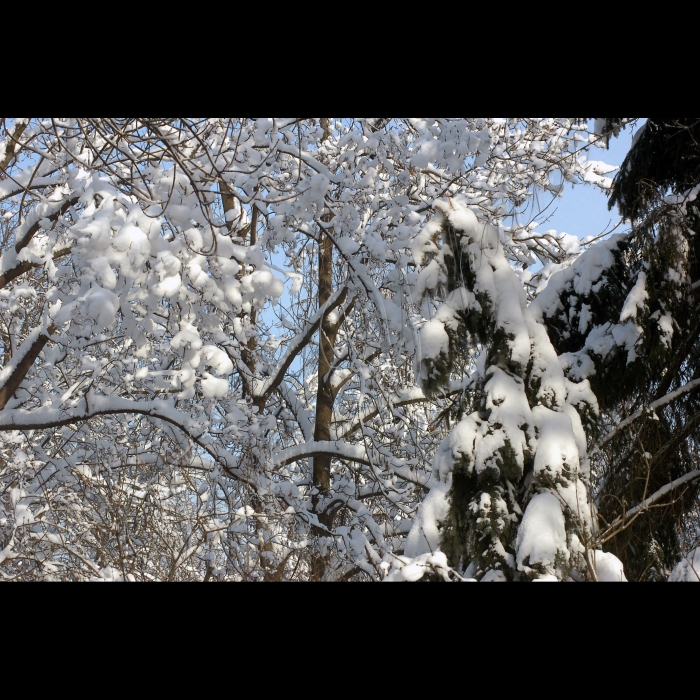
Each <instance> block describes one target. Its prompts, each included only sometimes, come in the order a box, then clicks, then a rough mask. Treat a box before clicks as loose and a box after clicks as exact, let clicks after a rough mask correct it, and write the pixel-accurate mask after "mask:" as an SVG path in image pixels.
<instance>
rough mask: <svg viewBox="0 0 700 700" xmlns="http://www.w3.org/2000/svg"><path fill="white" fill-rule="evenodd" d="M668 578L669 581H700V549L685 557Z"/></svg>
mask: <svg viewBox="0 0 700 700" xmlns="http://www.w3.org/2000/svg"><path fill="white" fill-rule="evenodd" d="M668 580H669V583H700V549H696V550H694V551H693V552H691V553H690V554H689V555H688V556H687V557H686V558H685V559H683V561H681V562H680V564H678V566H676V568H675V569H674V570H673V572H672V573H671V576H670V577H669V579H668Z"/></svg>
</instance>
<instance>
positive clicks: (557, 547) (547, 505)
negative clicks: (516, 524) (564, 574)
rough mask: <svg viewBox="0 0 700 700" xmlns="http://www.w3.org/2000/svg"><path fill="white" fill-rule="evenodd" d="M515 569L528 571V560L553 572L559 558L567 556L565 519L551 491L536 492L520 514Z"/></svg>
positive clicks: (554, 573)
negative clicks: (522, 514)
mask: <svg viewBox="0 0 700 700" xmlns="http://www.w3.org/2000/svg"><path fill="white" fill-rule="evenodd" d="M517 552H518V555H517V562H518V569H519V570H520V571H522V572H524V573H530V572H531V571H532V569H531V568H530V564H532V565H535V564H539V565H541V566H543V567H544V568H545V569H546V571H547V573H548V574H550V575H556V573H557V568H558V560H559V559H560V558H561V557H562V556H564V557H565V558H568V549H567V546H566V522H565V519H564V513H562V508H561V504H560V503H559V500H558V499H557V497H556V496H554V494H552V493H540V494H537V495H536V496H535V497H534V498H533V499H532V500H531V501H530V504H529V505H528V507H527V510H526V511H525V515H524V516H523V521H522V523H521V524H520V529H519V530H518V540H517Z"/></svg>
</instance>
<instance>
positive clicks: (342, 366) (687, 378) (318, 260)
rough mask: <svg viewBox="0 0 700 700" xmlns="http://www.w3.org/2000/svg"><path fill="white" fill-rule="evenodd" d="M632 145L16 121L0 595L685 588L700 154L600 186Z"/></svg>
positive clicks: (0, 450)
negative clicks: (564, 201)
mask: <svg viewBox="0 0 700 700" xmlns="http://www.w3.org/2000/svg"><path fill="white" fill-rule="evenodd" d="M633 121H635V120H631V119H609V120H608V119H606V120H598V121H597V122H596V124H597V125H598V126H599V129H598V130H597V131H596V130H589V121H588V120H585V119H574V118H566V119H565V118H537V119H529V118H509V119H500V118H499V119H496V118H491V119H486V118H482V119H476V118H444V119H397V118H382V119H331V118H319V119H301V118H289V119H282V118H280V119H252V118H184V117H181V118H114V119H109V118H100V119H90V118H23V119H21V118H15V119H9V118H8V119H4V120H3V122H2V131H0V172H1V173H2V180H1V181H0V208H1V209H2V222H1V223H0V227H1V228H0V245H1V246H2V247H1V252H2V258H0V309H2V314H1V317H0V431H1V432H0V576H1V577H2V578H3V579H6V580H33V579H39V580H44V579H48V580H55V579H65V580H83V579H99V580H105V579H107V580H274V581H286V580H332V581H342V580H387V579H388V580H416V579H419V578H422V577H426V576H427V577H429V578H438V579H448V580H461V579H463V578H476V579H478V580H485V581H488V580H534V579H554V580H598V579H603V580H605V579H607V578H611V577H612V578H615V577H617V578H618V579H619V578H620V577H621V576H622V564H623V563H624V566H625V569H626V571H627V574H628V577H630V578H634V579H644V578H650V577H651V578H654V577H655V578H660V577H667V576H668V574H669V573H671V571H672V570H673V569H674V568H675V571H674V577H676V578H687V579H689V580H690V579H691V578H692V576H693V575H694V574H693V566H695V563H694V561H693V556H692V552H693V551H694V550H695V548H696V547H697V544H698V543H697V542H695V541H694V539H693V537H694V536H695V535H694V534H693V533H695V532H696V523H697V514H696V512H695V511H694V508H696V504H697V492H696V490H694V489H695V485H696V483H697V481H696V480H697V476H700V475H698V474H694V471H695V464H696V460H695V444H696V443H695V429H696V426H697V410H696V409H695V407H694V404H693V400H694V393H693V389H694V388H695V384H694V382H696V379H697V377H696V373H695V366H696V365H697V362H696V361H695V352H696V346H697V342H696V331H697V328H696V327H695V325H694V321H695V319H694V316H695V315H694V314H693V313H692V309H691V305H692V304H693V295H694V294H695V283H696V281H697V280H700V270H696V269H695V265H696V261H695V254H694V237H693V230H694V229H693V227H694V226H695V224H694V220H695V219H694V217H695V216H696V214H695V213H694V211H695V210H694V209H693V204H692V203H693V202H694V199H695V195H696V192H694V190H693V188H694V187H696V186H697V184H698V183H697V180H695V179H694V178H695V176H696V174H697V173H696V171H695V170H694V167H695V166H694V162H686V156H685V155H684V154H685V153H686V152H687V153H689V154H694V151H693V150H692V148H691V145H692V144H693V143H695V142H694V140H693V139H694V137H695V131H694V130H695V129H696V126H695V124H694V123H693V120H661V121H659V122H658V129H659V130H660V131H661V132H663V129H667V130H670V131H667V132H666V136H665V137H664V136H663V135H661V136H659V135H658V133H657V131H656V130H655V129H656V126H655V125H657V122H655V121H654V120H650V121H649V124H648V125H647V126H646V127H645V129H644V130H642V131H641V132H640V135H639V138H638V139H637V141H636V143H635V147H634V148H633V150H632V152H631V153H630V157H629V164H627V165H630V167H626V168H623V170H622V171H621V174H620V175H619V176H618V178H617V179H616V181H615V183H614V185H613V183H612V181H611V180H609V179H608V177H607V175H609V173H610V171H611V169H610V168H609V167H607V166H605V165H604V164H602V163H598V162H596V161H591V160H589V159H588V157H587V151H588V149H589V147H590V145H591V144H595V143H602V142H605V141H606V140H607V138H608V137H609V136H610V135H612V134H614V133H615V132H616V131H617V130H618V129H620V128H623V127H624V126H625V125H629V124H630V123H631V122H633ZM681 122H682V123H681ZM674 130H675V131H674ZM653 138H657V140H658V138H662V139H663V138H667V139H671V140H673V139H674V138H677V141H681V140H683V145H679V146H678V149H677V153H676V155H674V157H673V158H672V159H671V160H669V161H668V162H665V161H664V159H663V157H661V156H659V150H658V146H654V142H652V141H653ZM649 139H652V141H649ZM657 142H658V141H657ZM674 143H675V142H674ZM640 149H641V150H640ZM667 150H668V149H665V150H664V149H662V152H667ZM635 153H637V154H638V155H635ZM649 153H652V154H654V158H655V160H654V158H649V157H648V154H649ZM693 157H694V155H693ZM664 168H665V169H664ZM681 172H682V175H681V174H679V173H681ZM564 182H577V183H588V185H589V186H597V187H602V188H604V189H610V188H612V196H613V202H614V203H615V204H618V203H619V204H620V205H621V208H622V213H623V214H624V215H625V216H626V217H628V218H632V219H634V221H635V224H634V226H633V227H632V229H631V232H630V233H627V234H622V235H618V236H613V237H611V238H601V240H598V241H594V240H590V241H578V240H577V239H574V238H573V237H571V236H566V235H562V234H557V233H555V232H551V231H549V232H541V231H540V230H539V228H540V226H539V219H538V215H539V214H540V212H541V211H543V210H546V208H547V207H548V205H549V204H550V203H551V201H552V200H553V199H554V198H556V197H557V196H558V194H559V192H560V191H561V188H562V185H563V183H564ZM650 183H651V184H650ZM698 385H700V381H699V382H698ZM657 419H658V420H657ZM635 508H636V510H635ZM686 555H688V556H687V557H686V558H684V557H685V556H686ZM679 561H681V564H680V565H679V566H678V567H676V564H678V562H679Z"/></svg>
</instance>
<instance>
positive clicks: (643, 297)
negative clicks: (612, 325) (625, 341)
mask: <svg viewBox="0 0 700 700" xmlns="http://www.w3.org/2000/svg"><path fill="white" fill-rule="evenodd" d="M648 299H649V294H648V293H647V275H646V272H640V273H639V277H638V278H637V283H636V284H635V285H634V287H633V288H632V291H631V292H630V293H629V294H628V295H627V299H626V301H625V305H624V306H623V307H622V313H621V314H620V323H624V322H625V321H628V320H630V319H635V318H637V314H638V313H639V310H640V309H643V308H644V305H645V303H646V301H647V300H648Z"/></svg>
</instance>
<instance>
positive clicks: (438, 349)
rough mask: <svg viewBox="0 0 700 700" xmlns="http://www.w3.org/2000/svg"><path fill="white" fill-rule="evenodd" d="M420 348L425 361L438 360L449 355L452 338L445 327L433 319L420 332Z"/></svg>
mask: <svg viewBox="0 0 700 700" xmlns="http://www.w3.org/2000/svg"><path fill="white" fill-rule="evenodd" d="M420 348H421V354H422V356H423V358H424V359H437V358H438V357H440V355H441V354H444V355H447V354H448V352H449V348H450V338H449V336H448V335H447V331H446V330H445V325H444V324H443V323H440V321H438V320H436V319H433V320H432V321H428V323H426V324H425V325H424V326H423V328H421V332H420Z"/></svg>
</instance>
